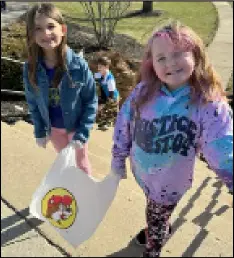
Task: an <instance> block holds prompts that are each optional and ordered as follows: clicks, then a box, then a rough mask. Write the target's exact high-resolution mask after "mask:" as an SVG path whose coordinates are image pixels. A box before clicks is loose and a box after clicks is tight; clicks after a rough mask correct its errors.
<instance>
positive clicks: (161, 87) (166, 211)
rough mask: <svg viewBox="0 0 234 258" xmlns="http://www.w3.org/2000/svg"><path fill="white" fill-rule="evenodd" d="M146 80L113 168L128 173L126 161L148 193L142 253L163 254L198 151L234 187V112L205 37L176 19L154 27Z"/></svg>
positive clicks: (122, 131) (123, 125)
mask: <svg viewBox="0 0 234 258" xmlns="http://www.w3.org/2000/svg"><path fill="white" fill-rule="evenodd" d="M140 73H141V82H140V83H139V84H138V85H137V86H136V88H135V89H134V90H133V92H132V93H131V95H130V96H129V97H128V99H127V100H126V101H125V103H124V104H123V106H122V108H121V110H120V112H119V114H118V117H117V121H116V125H115V131H114V137H113V140H114V143H113V149H112V165H111V170H112V172H113V173H115V174H117V175H118V176H119V177H120V178H126V165H125V160H126V158H127V157H128V156H130V162H131V169H132V172H133V174H134V176H135V178H136V181H137V182H138V183H139V185H140V187H141V188H142V189H143V191H144V193H145V195H146V198H147V207H146V221H147V228H146V229H145V230H142V231H141V232H140V233H139V234H138V235H137V236H136V240H137V242H138V243H141V244H145V251H144V253H143V257H159V256H160V253H161V250H162V247H163V245H164V244H165V242H166V240H167V239H168V237H169V236H170V223H169V219H170V217H171V214H172V212H173V210H174V209H175V207H176V205H177V204H178V202H179V200H180V199H181V198H182V196H183V195H184V194H185V192H186V191H187V190H188V189H189V188H190V187H191V185H192V180H193V173H194V164H195V157H196V155H197V154H199V153H200V152H201V153H202V154H203V155H204V157H205V159H206V160H207V162H208V163H209V167H210V168H211V169H212V170H214V171H215V172H216V174H217V175H218V176H219V177H220V178H221V179H222V180H223V182H224V183H225V184H226V186H227V187H228V188H229V189H230V191H231V192H232V189H233V172H232V171H233V117H232V110H231V108H230V106H229V105H228V103H227V99H226V97H225V92H224V90H223V88H222V85H221V82H220V80H219V77H218V76H217V75H216V73H215V71H214V69H213V67H212V65H211V64H210V63H209V61H208V57H207V54H206V52H205V47H204V44H203V42H202V40H201V39H200V38H199V36H198V35H197V34H196V33H195V32H194V31H193V30H192V29H191V28H189V27H187V26H183V25H181V24H179V23H172V24H169V25H167V26H165V27H163V28H162V29H160V30H157V31H155V32H154V33H153V35H152V37H151V38H150V39H149V41H148V44H147V45H146V49H145V55H144V58H143V60H142V65H141V70H140Z"/></svg>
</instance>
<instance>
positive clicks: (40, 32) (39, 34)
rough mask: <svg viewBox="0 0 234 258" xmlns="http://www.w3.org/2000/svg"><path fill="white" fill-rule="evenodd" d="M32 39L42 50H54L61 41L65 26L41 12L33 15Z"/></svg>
mask: <svg viewBox="0 0 234 258" xmlns="http://www.w3.org/2000/svg"><path fill="white" fill-rule="evenodd" d="M34 22H35V32H34V39H35V42H36V44H37V45H38V46H40V47H41V48H42V49H43V50H44V51H51V50H55V49H56V48H57V47H58V46H59V45H60V44H61V42H62V39H63V36H64V33H65V27H64V26H63V25H61V24H59V23H58V22H57V21H55V20H54V19H52V18H49V17H47V16H45V15H43V14H37V15H36V16H35V20H34Z"/></svg>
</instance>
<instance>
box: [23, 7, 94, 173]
mask: <svg viewBox="0 0 234 258" xmlns="http://www.w3.org/2000/svg"><path fill="white" fill-rule="evenodd" d="M26 26H27V28H26V29H27V48H28V61H27V62H26V63H25V65H24V72H23V79H24V86H25V95H26V100H27V103H28V107H29V111H30V113H31V118H32V121H33V124H34V135H35V138H36V143H37V144H38V146H40V147H43V148H45V147H46V144H47V142H48V141H49V140H50V141H51V142H52V144H53V146H54V148H55V149H56V151H57V152H60V151H61V150H62V149H63V148H64V147H66V146H67V145H68V144H74V146H75V147H76V161H77V166H78V167H80V168H81V169H83V170H84V171H85V172H86V173H88V174H91V166H90V163H89V160H88V145H87V141H88V139H89V134H90V130H91V128H92V126H93V124H94V121H95V117H96V110H97V95H96V86H95V81H94V79H93V76H92V73H91V71H90V70H89V67H88V65H87V62H86V61H85V60H84V59H83V58H82V57H80V56H79V55H78V54H76V53H75V52H74V51H73V50H72V49H71V48H69V46H68V45H67V27H66V25H65V22H64V20H63V17H62V15H61V13H60V11H59V10H58V9H57V8H56V7H55V6H54V5H53V4H51V3H41V4H36V5H34V6H33V7H32V8H31V9H30V10H29V12H28V15H27V22H26Z"/></svg>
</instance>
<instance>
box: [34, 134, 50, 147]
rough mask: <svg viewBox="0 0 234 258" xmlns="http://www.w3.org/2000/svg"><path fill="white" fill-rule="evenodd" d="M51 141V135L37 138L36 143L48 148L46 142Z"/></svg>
mask: <svg viewBox="0 0 234 258" xmlns="http://www.w3.org/2000/svg"><path fill="white" fill-rule="evenodd" d="M48 141H49V137H47V136H46V137H43V138H36V143H37V145H38V146H39V147H41V148H44V149H45V148H46V144H47V142H48Z"/></svg>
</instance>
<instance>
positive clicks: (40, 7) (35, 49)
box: [26, 3, 67, 90]
mask: <svg viewBox="0 0 234 258" xmlns="http://www.w3.org/2000/svg"><path fill="white" fill-rule="evenodd" d="M36 14H40V15H45V16H46V17H49V18H51V19H53V20H55V21H57V22H58V23H59V24H61V25H65V22H64V19H63V17H62V14H61V13H60V11H59V10H58V9H57V8H56V7H55V6H54V5H53V4H51V3H42V4H36V5H34V6H33V7H32V8H31V9H30V10H29V11H28V13H27V19H26V36H27V50H28V66H29V69H28V77H29V82H30V83H31V85H32V86H33V87H34V88H35V89H36V90H38V89H39V88H38V86H37V80H36V70H37V62H38V58H39V57H43V51H42V49H41V47H40V46H38V45H37V44H36V42H35V40H34V34H35V16H36ZM66 44H67V36H66V35H64V36H63V38H62V42H61V44H60V45H59V46H58V48H57V56H58V63H57V66H56V67H55V75H54V79H53V81H52V85H53V86H54V87H56V86H57V85H58V84H59V83H60V81H61V79H62V75H63V73H64V72H65V71H67V68H66Z"/></svg>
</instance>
